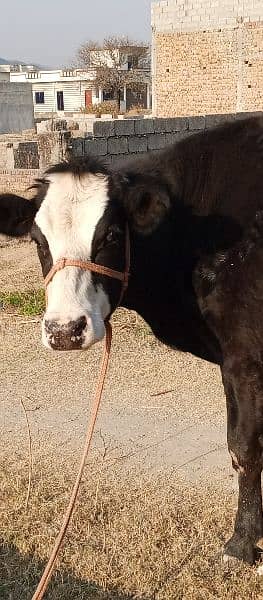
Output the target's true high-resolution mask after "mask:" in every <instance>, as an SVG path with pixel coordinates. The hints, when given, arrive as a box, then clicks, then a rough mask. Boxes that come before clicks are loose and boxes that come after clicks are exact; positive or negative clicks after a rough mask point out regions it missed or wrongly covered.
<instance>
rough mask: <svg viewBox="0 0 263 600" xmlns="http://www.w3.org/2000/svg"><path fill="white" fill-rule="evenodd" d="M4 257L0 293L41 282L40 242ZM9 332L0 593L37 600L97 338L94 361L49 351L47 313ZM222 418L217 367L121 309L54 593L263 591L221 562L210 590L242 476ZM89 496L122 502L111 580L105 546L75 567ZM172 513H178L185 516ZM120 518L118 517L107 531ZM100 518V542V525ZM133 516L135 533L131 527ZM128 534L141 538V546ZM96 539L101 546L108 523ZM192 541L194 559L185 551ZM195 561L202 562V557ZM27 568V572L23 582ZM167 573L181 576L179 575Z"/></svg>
mask: <svg viewBox="0 0 263 600" xmlns="http://www.w3.org/2000/svg"><path fill="white" fill-rule="evenodd" d="M0 261H1V272H0V290H1V291H14V290H16V291H17V290H20V291H21V290H32V289H33V288H38V287H42V285H43V283H42V279H41V274H40V268H39V265H38V260H37V257H36V252H35V248H34V246H33V245H32V244H29V243H28V242H20V243H12V244H10V243H7V242H6V241H3V240H2V241H0ZM0 335H1V371H0V400H1V417H2V418H1V421H0V462H1V465H2V473H3V475H2V482H1V486H2V492H3V494H2V497H3V498H4V499H5V501H4V502H3V503H2V505H1V506H0V508H1V511H2V516H3V515H4V516H3V536H2V537H3V547H4V554H3V556H4V559H3V560H2V563H1V562H0V565H2V577H4V584H3V587H2V588H1V583H0V598H1V599H2V598H4V599H6V600H7V599H9V600H10V599H11V600H16V599H20V598H21V599H22V600H23V599H24V598H25V599H26V598H30V597H31V596H30V595H29V594H30V593H32V590H33V589H34V584H35V583H36V581H37V578H38V577H39V575H40V573H41V569H42V566H43V565H42V561H43V560H45V559H46V556H47V555H48V552H49V548H50V544H51V543H52V539H53V538H54V528H55V530H56V527H57V526H58V524H59V521H60V518H61V512H60V510H62V509H61V502H62V499H63V502H66V499H67V495H68V487H69V484H70V482H71V481H72V479H73V476H74V472H75V468H76V464H77V463H78V460H79V457H80V452H81V449H82V444H83V441H84V436H85V429H86V423H87V419H88V415H89V409H90V406H91V399H92V391H93V390H94V386H95V382H96V377H97V373H98V368H99V361H100V356H101V352H102V344H98V345H97V346H95V347H93V348H92V349H91V350H90V351H88V352H86V353H81V352H79V353H78V352H77V353H57V354H56V353H52V352H48V351H47V350H46V349H45V348H44V347H42V345H41V338H40V319H39V318H38V317H36V318H35V317H34V318H33V317H22V316H21V315H20V316H19V315H16V314H8V313H7V312H6V311H4V310H2V311H1V312H0ZM21 399H22V401H23V403H24V406H25V408H26V411H27V415H28V419H29V424H30V430H31V436H32V451H33V459H34V464H33V482H32V492H31V494H32V501H31V506H30V505H29V514H28V515H25V514H24V510H23V509H22V508H21V506H22V504H23V501H22V499H23V498H24V496H25V493H26V485H27V464H28V438H27V426H26V420H25V415H24V412H23V410H22V405H21ZM225 412H226V411H225V400H224V394H223V388H222V383H221V378H220V372H219V369H218V368H217V367H215V366H213V365H210V364H208V363H206V362H205V361H201V360H199V359H196V358H194V357H192V356H190V355H183V354H181V353H177V352H174V351H171V350H170V349H168V348H165V347H164V346H163V345H161V344H160V343H158V342H157V341H156V340H155V339H154V338H153V336H152V335H151V334H149V332H148V330H147V328H145V326H144V323H143V322H142V321H141V319H139V318H138V317H137V316H136V315H135V314H133V313H128V312H127V311H124V310H119V311H118V312H117V313H116V315H115V316H114V319H113V348H112V355H111V361H110V370H109V374H108V376H107V382H106V386H105V392H104V397H103V401H102V406H101V410H100V414H99V419H98V423H97V426H96V433H95V437H94V443H93V448H92V453H91V456H90V459H89V462H88V465H87V469H86V475H85V481H84V485H83V495H84V496H85V494H86V496H85V509H84V507H83V502H81V501H80V508H79V510H78V518H76V524H75V529H74V528H73V530H72V531H73V533H72V535H73V541H71V542H70V541H69V547H68V548H69V549H70V550H69V549H68V550H67V549H66V550H65V552H64V554H63V556H64V558H63V560H64V562H63V561H62V566H61V570H60V571H59V573H58V575H57V577H56V578H55V580H54V583H53V584H52V585H53V587H51V591H50V593H49V595H48V596H47V597H48V598H52V599H62V598H63V599H64V598H65V599H66V598H67V599H68V598H74V599H76V600H77V599H78V598H83V599H85V598H94V599H99V598H105V599H106V598H107V599H110V598H118V599H122V600H126V599H128V598H145V600H149V599H150V598H156V599H158V600H159V599H161V598H164V599H166V598H167V599H168V598H169V599H170V598H185V599H188V598H189V599H190V598H198V599H199V598H200V599H201V598H229V599H230V598H239V597H243V598H244V597H246V598H263V592H262V590H263V588H262V587H260V584H259V583H258V579H256V576H255V574H254V571H253V570H251V569H250V570H246V569H244V568H243V571H242V573H243V575H242V578H243V579H242V582H243V583H242V585H243V588H242V593H241V588H240V580H239V579H230V580H229V579H227V578H225V575H224V574H223V572H222V573H221V571H220V569H221V567H220V568H219V567H218V569H219V571H218V569H216V571H214V575H213V578H214V584H213V586H212V587H211V585H212V584H211V577H210V576H209V572H210V571H209V570H210V569H211V564H210V560H211V558H212V557H213V556H214V555H215V554H216V552H218V551H219V549H220V547H221V546H222V543H223V541H224V540H225V539H226V538H227V536H228V535H229V534H230V533H231V527H232V523H233V516H234V507H235V502H236V497H235V489H236V480H235V477H234V475H233V472H232V469H231V466H230V460H229V457H228V453H227V449H226V418H225ZM94 473H95V475H94ZM98 481H99V482H100V483H99V484H98ZM94 482H95V483H94ZM101 482H103V483H101ZM51 489H52V493H51V491H50V490H51ZM56 489H58V490H59V493H58V494H57V496H56V492H55V491H54V490H56ZM92 489H93V491H92ZM98 489H99V493H98ZM96 490H97V491H96ZM103 490H104V492H103ZM105 490H106V491H105ZM143 490H147V493H146V491H143ZM171 490H172V492H171ZM92 494H95V503H96V502H97V501H98V496H100V497H101V498H103V502H106V500H105V498H107V499H108V502H109V504H110V506H111V511H113V513H112V514H113V515H114V514H115V513H114V510H115V509H114V508H113V507H114V506H115V508H116V514H117V513H118V515H119V519H118V522H117V524H116V527H115V525H114V527H115V529H114V527H113V526H112V528H110V529H109V531H108V535H109V536H110V539H111V544H112V539H113V538H114V539H115V537H116V539H117V538H118V541H116V540H115V542H116V543H115V550H114V548H113V549H112V546H111V545H109V548H110V550H109V553H108V554H107V552H108V551H107V549H106V550H105V548H106V546H107V544H106V542H105V540H104V542H102V546H103V549H104V554H105V556H104V558H103V560H104V562H105V561H106V563H105V564H106V566H105V569H106V571H105V572H102V570H101V566H100V560H102V554H103V552H102V551H101V550H100V551H98V557H97V558H96V560H97V562H96V560H95V558H94V556H95V555H94V556H93V554H92V552H93V551H94V552H95V550H94V548H95V546H96V544H95V546H94V544H93V546H94V547H93V550H90V552H91V554H89V555H88V556H86V555H85V565H87V564H89V565H90V567H89V568H88V567H87V568H86V567H85V569H86V570H85V573H84V575H83V569H82V571H81V574H80V572H79V569H80V565H81V564H82V559H83V556H84V555H83V556H82V553H83V552H84V546H83V544H84V545H85V546H86V544H85V543H84V541H83V537H82V536H83V535H86V534H87V530H86V529H85V527H84V525H83V519H84V523H85V524H86V525H87V516H85V517H83V513H85V515H87V514H88V510H89V508H90V503H91V502H92V500H91V497H92ZM87 497H88V499H87ZM43 498H44V499H45V501H44V503H43ZM116 498H117V504H116ZM165 499H166V500H165ZM101 502H102V500H101ZM114 502H115V504H114ZM0 504H1V503H0ZM175 505H176V509H175ZM63 506H64V504H63ZM120 506H122V508H120ZM93 508H94V507H93ZM107 510H108V509H107ZM149 510H150V516H149ZM175 510H176V511H179V512H178V514H176V516H175V514H174V511H175ZM30 511H31V512H30ZM107 514H108V513H107ZM51 515H53V517H54V520H55V524H54V525H52V518H51ZM123 515H124V516H125V515H126V516H125V518H126V521H125V523H126V526H125V527H126V529H125V532H126V533H125V536H126V537H125V539H124V538H122V535H123V531H124V529H123V528H124V525H123V523H124V521H123V519H124V516H123ZM141 518H143V521H142V523H141V525H138V523H139V521H140V520H141ZM41 519H42V520H41ZM113 521H114V518H113V517H112V520H111V521H110V522H111V524H112V522H113ZM102 522H103V523H104V525H103V527H104V534H105V522H104V521H103V519H102ZM107 522H108V521H107ZM132 522H134V523H136V527H137V526H138V528H137V529H136V527H135V529H134V531H133V530H132V528H133V526H132ZM144 522H145V524H146V523H147V524H148V525H147V526H148V528H149V529H150V531H151V535H150V537H149V539H148V538H147V540H148V542H147V544H148V545H147V548H146V546H145V545H144V546H142V547H141V548H140V552H141V553H139V554H138V553H137V550H138V549H137V550H136V548H135V545H134V543H135V542H134V540H136V539H137V541H138V543H139V546H140V540H141V537H140V536H141V535H142V531H144V525H143V523H144ZM18 523H19V527H18ZM80 523H82V525H80ZM114 523H115V521H114ZM127 523H128V524H127ZM161 523H162V527H164V528H165V526H164V525H163V523H166V524H167V523H168V525H167V527H168V529H166V530H165V536H164V538H165V540H166V542H165V544H163V543H162V544H161V546H162V557H163V556H164V555H165V556H166V558H167V556H168V554H169V561H168V558H167V560H166V562H165V561H164V564H163V567H162V573H161V574H160V573H159V571H160V568H159V567H160V565H159V563H158V560H157V558H154V556H155V555H154V553H155V551H157V550H156V548H157V546H158V544H157V542H156V538H157V537H158V535H159V533H160V531H159V529H158V524H159V526H160V524H161ZM184 523H185V524H186V525H185V528H182V524H184ZM83 527H84V530H83ZM89 527H91V525H90V524H89ZM39 528H40V530H41V531H40V532H39ZM76 528H77V529H76ZM81 528H82V529H81ZM130 528H131V529H130ZM135 530H136V531H135ZM129 531H130V534H131V536H134V538H133V537H132V540H131V539H130V537H129ZM121 532H122V534H121ZM200 532H201V533H200ZM97 533H98V536H97V538H96V539H97V540H98V539H100V535H102V533H101V529H99V530H98V532H97ZM104 534H103V535H104ZM105 535H106V534H105ZM41 536H42V537H43V540H42V537H41ZM114 536H115V537H114ZM180 536H184V538H182V539H183V540H184V542H182V543H181V546H180V548H181V549H180V552H179V551H178V546H176V552H175V549H174V547H173V550H172V541H171V540H172V539H173V540H174V538H176V539H179V540H180V539H181V537H180ZM191 536H192V538H191ZM200 536H201V537H200ZM103 539H104V538H103ZM107 539H108V538H107ZM143 539H145V538H143ZM32 540H34V542H32ZM36 540H37V541H36ZM40 540H42V542H40ZM169 540H170V541H169ZM130 542H131V544H132V550H131V549H130V547H129V543H130ZM94 543H95V542H94ZM96 543H97V542H96ZM173 543H174V542H173ZM72 544H73V546H72ZM105 544H106V546H105ZM156 544H157V545H156ZM169 544H170V546H169ZM193 544H194V551H191V552H190V555H189V556H188V553H189V548H192V549H193ZM124 547H125V548H126V550H127V552H126V555H125V552H124ZM72 548H73V550H72ZM96 548H97V546H96ZM169 548H170V550H169ZM187 548H188V549H187ZM204 549H205V550H204ZM69 551H70V552H71V557H72V556H73V557H74V560H73V559H72V560H73V562H72V560H71V559H69ZM72 552H73V554H72ZM96 552H97V550H96ZM178 552H179V554H178ZM112 553H113V556H112ZM204 555H205V556H206V558H205V560H206V561H208V562H206V563H205V566H204V564H203V563H202V565H201V566H200V562H198V560H199V561H200V560H204ZM92 556H93V558H91V557H92ZM96 556H97V555H96ZM125 556H126V558H125ZM195 556H199V558H198V559H196V560H197V562H195ZM30 557H31V558H30ZM65 557H66V558H65ZM81 557H82V558H81ZM83 560H84V559H83ZM92 560H93V562H92ZM94 561H95V562H94ZM149 561H150V562H149ZM162 561H163V558H162ZM167 561H168V562H167ZM102 562H103V561H102ZM91 563H92V565H91ZM128 563H129V569H130V570H129V569H128V571H127V564H128ZM150 563H151V567H150V566H149V564H150ZM168 563H169V564H168ZM32 564H34V568H33V567H32ZM83 564H84V563H83ZM109 564H110V569H109ZM113 564H114V565H115V567H114V568H115V571H116V572H115V571H114V569H113ZM124 564H125V565H126V566H125V567H124ZM154 564H155V567H156V568H155V569H154V567H153V565H154ZM171 564H172V565H173V566H171ZM8 565H9V566H8ZM18 565H19V566H18ZM29 565H31V567H29ZM138 565H140V568H139V566H138ZM186 565H188V567H187V569H186ZM198 565H199V566H198ZM20 567H21V568H20ZM213 568H214V567H213ZM28 569H29V570H30V569H31V571H30V575H28V577H27V573H28V572H29V571H28ZM32 569H33V570H32ZM112 569H113V571H114V573H115V574H114V576H113V571H112ZM136 569H137V570H138V569H139V571H138V573H139V574H138V573H137V570H136ZM158 569H159V570H158ZM167 569H168V571H169V575H168V571H167ZM171 569H172V572H173V570H175V571H176V573H177V574H176V576H174V577H173V576H172V575H171ZM189 569H190V571H189ZM200 569H201V570H200ZM202 569H203V571H202ZM13 570H14V572H16V577H15V579H14V578H12V571H13ZM131 570H132V573H133V575H132V574H131ZM152 570H153V571H152ZM155 571H156V572H157V571H158V573H159V575H158V578H157V579H158V585H157V583H156V581H155V580H154V583H153V581H152V579H151V578H150V575H149V573H152V572H155ZM247 571H248V573H249V575H248V574H247V575H246V573H247ZM0 572H1V570H0ZM135 572H136V573H137V579H136V577H135V578H134V573H135ZM186 572H187V578H185V577H186ZM252 572H253V573H252ZM105 573H106V574H105ZM116 573H118V576H117V575H116ZM123 573H125V575H122V574H123ZM146 573H148V575H149V577H148V576H146ZM182 573H184V575H183V579H180V577H181V576H182ZM189 573H190V574H191V576H190V575H189ZM201 573H203V575H201ZM114 577H115V579H114ZM122 577H123V579H122ZM147 577H148V578H147ZM151 577H152V576H151ZM231 577H232V575H231ZM233 577H234V576H233ZM10 578H11V579H10ZM63 578H64V579H63ZM91 578H92V580H93V585H94V586H95V587H93V588H92V586H91V583H90V579H91ZM178 578H179V579H178ZM87 581H89V584H87ZM180 581H181V583H180ZM63 582H64V583H63ZM76 582H77V583H76ZM160 582H161V583H160ZM171 582H173V583H171ZM87 585H88V587H87ZM156 585H157V588H158V589H157V588H156ZM21 586H22V587H21ZM83 586H84V587H83ZM90 586H91V587H90ZM21 589H23V590H24V591H23V593H22V592H21V591H19V590H21ZM83 590H84V591H83ZM92 590H93V591H92ZM116 590H117V591H116ZM120 590H121V592H120ZM21 593H22V595H21ZM240 593H241V595H240ZM116 594H117V595H116Z"/></svg>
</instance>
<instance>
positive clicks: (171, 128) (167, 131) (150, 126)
mask: <svg viewBox="0 0 263 600" xmlns="http://www.w3.org/2000/svg"><path fill="white" fill-rule="evenodd" d="M255 115H259V116H263V113H262V112H256V113H255V112H251V113H247V112H246V113H238V114H214V115H202V116H201V115H200V116H195V117H178V118H147V119H140V120H137V119H129V120H127V121H108V122H107V121H101V122H97V123H95V124H94V130H93V136H90V137H86V138H83V137H79V138H76V137H74V138H71V140H70V142H69V155H70V156H72V157H81V156H82V157H84V156H85V155H87V154H93V155H95V156H98V157H100V158H101V159H102V160H103V162H104V163H106V164H108V165H111V164H117V163H118V162H123V161H124V160H129V159H130V158H132V157H135V156H138V157H139V156H142V155H143V154H145V153H146V152H154V151H157V150H160V149H162V148H164V147H165V146H167V145H169V144H173V143H175V142H179V141H180V140H182V139H184V138H186V137H188V136H190V135H193V134H195V133H197V132H200V131H204V130H206V129H210V128H212V127H215V126H217V125H219V124H222V123H224V122H226V121H229V120H235V119H240V118H245V117H249V116H255Z"/></svg>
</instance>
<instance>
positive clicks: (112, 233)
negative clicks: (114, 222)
mask: <svg viewBox="0 0 263 600" xmlns="http://www.w3.org/2000/svg"><path fill="white" fill-rule="evenodd" d="M120 235H121V229H120V228H119V227H118V226H113V227H111V228H110V229H109V230H108V233H107V237H106V240H107V242H108V243H109V244H110V243H111V242H116V241H117V240H118V238H119V237H120Z"/></svg>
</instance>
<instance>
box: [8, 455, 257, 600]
mask: <svg viewBox="0 0 263 600" xmlns="http://www.w3.org/2000/svg"><path fill="white" fill-rule="evenodd" d="M34 472H35V476H34V483H33V489H32V495H31V499H30V504H29V510H28V512H25V510H24V499H25V496H26V490H27V475H26V470H24V468H23V465H22V466H21V465H20V468H19V469H18V466H17V465H15V464H14V465H10V466H8V468H7V466H6V465H3V466H2V469H1V473H2V476H1V477H2V480H1V498H2V507H1V512H2V528H1V537H2V542H3V544H2V552H1V562H0V576H1V577H0V598H1V600H7V599H8V600H27V599H29V598H31V596H32V592H33V590H34V589H35V586H36V583H37V581H38V579H39V577H40V575H41V572H42V570H43V565H44V562H45V560H46V558H47V556H48V554H49V551H50V548H51V546H52V541H53V540H54V537H55V535H56V533H57V531H58V527H59V524H60V521H61V515H62V512H63V510H64V508H65V506H66V503H67V498H68V493H69V487H70V484H71V483H72V481H71V480H72V475H69V476H68V475H67V476H65V475H64V476H63V475H62V474H58V473H57V471H56V470H55V473H54V470H53V469H52V467H51V465H50V464H49V465H46V464H43V465H42V467H41V465H37V466H36V465H35V468H34ZM36 473H37V475H36ZM87 473H89V479H87V480H86V481H84V483H83V486H82V492H81V497H80V500H79V502H78V507H77V510H76V512H75V515H74V519H73V523H72V525H71V527H70V530H69V533H68V536H67V539H66V544H65V547H64V550H63V552H62V554H61V557H60V561H59V564H58V570H57V573H56V576H55V577H54V578H53V579H52V582H51V584H50V587H49V591H48V593H47V596H46V598H47V599H49V600H71V599H74V600H89V599H92V600H102V599H103V600H106V599H107V600H108V599H116V600H128V599H129V598H142V599H144V600H172V599H173V600H174V599H184V600H190V599H191V600H197V599H198V600H201V599H205V600H210V599H212V598H220V599H229V600H232V599H233V600H234V599H241V598H242V599H244V598H249V599H256V598H257V599H262V598H263V583H261V580H260V579H259V578H258V577H257V575H256V573H255V569H250V568H246V567H244V566H242V567H240V568H239V570H238V571H236V572H235V574H231V573H229V572H227V571H225V570H224V569H223V567H222V566H221V564H220V562H219V561H218V559H216V558H215V557H216V555H217V553H218V552H219V551H220V548H221V547H222V544H223V541H224V540H225V539H226V538H227V536H228V535H229V532H230V531H231V527H232V521H233V514H234V512H233V511H234V501H233V498H232V497H231V496H230V497H229V496H226V495H223V494H222V492H221V493H220V492H219V491H215V490H213V489H210V490H209V489H206V491H205V492H202V491H201V490H200V489H199V490H197V489H194V488H191V489H189V488H187V487H184V486H183V485H182V483H181V482H180V481H175V480H174V479H173V480H172V479H169V478H168V477H167V478H166V479H165V478H159V479H158V478H156V477H155V478H153V477H152V478H148V479H145V480H140V481H136V480H134V479H132V477H131V478H130V479H129V480H126V482H125V483H124V482H123V481H122V480H118V479H117V476H116V477H115V478H113V476H112V475H111V474H110V473H109V472H108V473H107V472H106V467H105V468H103V471H102V475H100V469H99V467H96V468H95V467H94V468H93V469H92V466H90V467H89V469H88V470H87ZM90 473H91V474H90Z"/></svg>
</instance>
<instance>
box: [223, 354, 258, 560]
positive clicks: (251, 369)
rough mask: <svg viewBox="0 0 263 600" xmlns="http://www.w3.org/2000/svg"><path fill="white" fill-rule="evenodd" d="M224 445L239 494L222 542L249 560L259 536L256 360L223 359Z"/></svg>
mask: <svg viewBox="0 0 263 600" xmlns="http://www.w3.org/2000/svg"><path fill="white" fill-rule="evenodd" d="M222 371H223V383H224V388H225V393H226V399H227V417H228V436H227V437H228V448H229V452H230V455H231V458H232V464H233V467H234V468H235V470H236V471H237V472H238V483H239V498H238V510H237V515H236V521H235V527H234V534H233V536H232V538H231V539H230V540H229V541H228V543H227V544H226V546H225V554H224V559H225V561H227V560H228V559H229V557H235V558H237V559H240V560H243V561H245V562H248V563H249V564H253V562H254V561H255V558H256V544H257V542H258V541H259V539H260V538H262V537H263V518H262V494H261V470H262V447H263V435H262V434H263V370H262V366H261V365H260V363H255V362H254V361H253V362H252V361H246V362H245V364H244V362H243V361H242V363H240V362H238V363H237V362H233V361H231V363H230V362H229V361H228V363H225V365H224V367H223V369H222Z"/></svg>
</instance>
